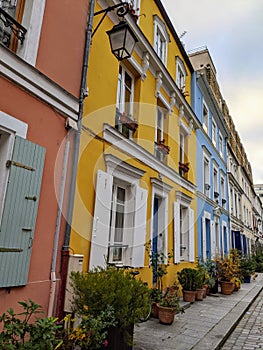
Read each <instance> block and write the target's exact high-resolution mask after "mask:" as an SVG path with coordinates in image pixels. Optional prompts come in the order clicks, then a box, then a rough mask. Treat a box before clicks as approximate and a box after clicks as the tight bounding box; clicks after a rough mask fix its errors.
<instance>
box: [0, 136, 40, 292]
mask: <svg viewBox="0 0 263 350" xmlns="http://www.w3.org/2000/svg"><path fill="white" fill-rule="evenodd" d="M45 152H46V151H45V149H44V148H43V147H41V146H38V145H36V144H34V143H32V142H30V141H27V140H25V139H23V138H21V137H18V136H16V138H15V142H14V149H13V155H12V159H11V160H9V161H7V163H6V165H7V167H9V169H10V173H9V178H8V185H7V189H6V197H5V203H4V209H3V215H2V221H1V227H0V287H12V286H22V285H25V284H26V283H27V279H28V271H29V264H30V257H31V252H32V245H33V238H34V230H35V223H36V216H37V209H38V203H39V194H40V187H41V180H42V173H43V167H44V159H45Z"/></svg>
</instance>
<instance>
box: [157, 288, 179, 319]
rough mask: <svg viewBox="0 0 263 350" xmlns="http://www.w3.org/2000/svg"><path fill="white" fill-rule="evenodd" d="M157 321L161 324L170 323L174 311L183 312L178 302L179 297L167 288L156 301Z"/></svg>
mask: <svg viewBox="0 0 263 350" xmlns="http://www.w3.org/2000/svg"><path fill="white" fill-rule="evenodd" d="M158 309H159V316H158V317H159V321H160V323H162V324H167V325H170V324H172V323H173V321H174V315H175V314H176V313H180V312H182V313H183V309H182V308H181V307H180V304H179V297H178V295H177V293H176V292H174V291H173V290H171V289H169V288H167V291H166V292H165V294H164V296H163V298H162V300H161V301H160V303H158Z"/></svg>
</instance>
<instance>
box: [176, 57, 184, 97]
mask: <svg viewBox="0 0 263 350" xmlns="http://www.w3.org/2000/svg"><path fill="white" fill-rule="evenodd" d="M185 79H186V69H185V66H184V63H183V61H182V60H181V59H180V58H179V57H176V85H177V86H178V87H179V89H180V90H181V91H182V92H185Z"/></svg>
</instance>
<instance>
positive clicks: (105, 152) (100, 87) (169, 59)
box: [70, 0, 198, 286]
mask: <svg viewBox="0 0 263 350" xmlns="http://www.w3.org/2000/svg"><path fill="white" fill-rule="evenodd" d="M135 2H136V1H135ZM117 3H119V1H117V0H107V1H96V6H95V13H96V12H97V11H100V10H101V9H104V8H106V7H108V6H112V5H115V4H117ZM130 3H131V2H130ZM131 5H133V9H134V10H135V11H134V12H135V16H134V15H132V14H131V13H128V14H127V15H126V16H125V21H126V22H127V23H128V24H129V26H130V28H131V29H132V31H133V32H134V34H135V35H136V37H137V39H138V42H137V44H136V46H135V50H134V52H133V54H132V57H131V58H128V59H125V60H123V61H121V62H118V60H117V59H116V58H115V57H114V55H113V54H112V53H111V50H110V45H109V41H108V36H107V34H106V32H107V31H108V30H109V29H111V28H112V26H113V25H115V24H116V23H118V22H119V21H120V18H119V17H118V16H117V14H116V12H115V11H111V12H109V13H108V14H107V16H106V17H105V19H104V20H103V22H102V23H101V25H100V27H99V28H98V30H97V31H96V33H95V35H94V36H93V39H92V45H91V49H90V58H89V67H88V78H87V82H88V90H89V96H88V97H87V98H86V101H85V106H84V116H83V120H82V131H81V146H80V156H79V165H78V175H77V185H76V195H75V204H74V213H73V222H72V230H71V236H70V237H71V238H70V248H71V250H72V252H74V254H80V255H83V256H84V259H83V265H82V266H83V270H84V271H86V270H88V269H93V268H94V267H95V266H105V264H106V263H107V262H108V263H112V264H118V265H127V266H132V267H136V268H138V269H139V271H140V277H141V278H143V279H144V280H145V281H146V282H148V284H149V286H152V285H154V284H155V283H156V276H153V273H152V269H151V268H149V264H150V255H151V254H153V253H155V254H160V255H161V256H164V257H165V262H167V257H168V256H169V254H170V253H171V254H172V256H173V257H172V259H171V260H170V264H169V267H168V274H167V275H165V277H164V286H168V285H171V284H172V283H173V282H174V280H175V276H176V271H178V270H180V269H182V268H183V267H189V266H194V264H195V261H196V256H197V238H196V237H197V232H196V230H197V227H196V196H195V189H196V187H195V169H196V153H195V152H196V129H197V128H198V122H197V119H196V117H195V115H194V113H193V111H192V109H191V107H190V99H191V75H192V73H193V68H192V66H191V64H190V61H189V59H188V56H187V54H186V53H185V51H184V48H183V46H182V44H181V42H180V40H179V38H178V36H177V34H176V32H175V30H174V28H173V27H172V24H171V22H170V20H169V18H168V16H167V14H166V12H165V10H164V8H163V6H162V4H161V1H159V0H158V1H157V0H140V1H138V0H137V2H136V3H134V2H132V4H131ZM100 18H101V17H100V16H99V15H98V16H97V15H95V16H94V27H95V26H96V24H97V23H98V22H99V20H100Z"/></svg>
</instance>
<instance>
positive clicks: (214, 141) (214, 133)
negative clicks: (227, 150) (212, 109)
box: [212, 121, 216, 146]
mask: <svg viewBox="0 0 263 350" xmlns="http://www.w3.org/2000/svg"><path fill="white" fill-rule="evenodd" d="M212 142H213V144H214V146H216V123H215V122H214V121H212Z"/></svg>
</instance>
